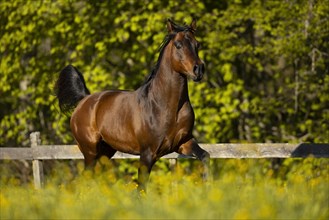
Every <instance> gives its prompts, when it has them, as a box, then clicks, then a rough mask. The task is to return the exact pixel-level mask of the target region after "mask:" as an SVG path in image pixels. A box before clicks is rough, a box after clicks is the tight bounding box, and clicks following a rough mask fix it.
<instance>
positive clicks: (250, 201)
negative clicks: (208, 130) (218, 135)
mask: <svg viewBox="0 0 329 220" xmlns="http://www.w3.org/2000/svg"><path fill="white" fill-rule="evenodd" d="M135 163H136V161H133V160H132V165H131V166H132V167H133V170H137V168H136V167H135ZM124 164H126V163H124ZM4 167H6V166H2V168H1V192H0V205H1V212H0V219H156V218H157V219H159V218H161V219H166V218H167V219H328V218H329V172H328V171H329V160H328V159H316V158H306V159H285V160H283V161H281V162H280V164H279V165H275V166H274V165H273V163H272V162H271V161H270V160H266V159H257V160H255V159H241V160H238V159H226V160H224V159H221V160H212V164H211V168H212V173H213V178H212V180H209V181H208V182H203V181H202V179H201V177H200V172H201V171H200V163H199V162H198V161H192V162H191V160H180V161H179V162H178V165H177V167H176V168H175V171H174V172H170V171H169V170H168V167H169V165H168V162H167V160H163V161H161V162H160V163H159V165H156V167H155V169H154V172H153V173H152V174H151V179H150V182H149V185H148V191H147V193H146V194H144V195H139V194H138V193H137V192H136V184H135V181H134V179H135V176H136V172H137V171H136V172H135V173H134V171H130V170H129V169H130V167H129V166H128V167H126V168H125V166H120V161H119V162H117V161H116V162H115V163H113V162H110V161H107V160H101V162H100V163H99V164H98V165H97V167H96V169H95V172H94V173H91V172H82V169H83V164H82V162H78V163H77V164H76V166H75V167H74V169H76V171H77V172H78V174H77V175H74V174H72V164H71V165H69V164H68V163H67V162H60V163H57V164H56V165H55V166H53V168H52V169H51V171H49V172H48V174H47V176H46V179H47V181H46V184H45V187H44V188H43V189H40V190H36V189H34V187H33V185H32V183H29V184H22V183H21V181H20V180H19V179H17V178H16V177H14V175H12V174H11V173H10V172H11V171H10V170H8V169H5V168H4ZM6 170H7V171H6ZM126 173H129V175H126Z"/></svg>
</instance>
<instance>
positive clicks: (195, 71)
mask: <svg viewBox="0 0 329 220" xmlns="http://www.w3.org/2000/svg"><path fill="white" fill-rule="evenodd" d="M193 72H194V73H196V74H199V72H200V67H199V65H195V66H194V68H193Z"/></svg>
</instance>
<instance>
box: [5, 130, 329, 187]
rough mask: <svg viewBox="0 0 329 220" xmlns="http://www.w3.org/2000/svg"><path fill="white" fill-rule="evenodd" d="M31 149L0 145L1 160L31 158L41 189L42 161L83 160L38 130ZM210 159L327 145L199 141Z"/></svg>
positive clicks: (311, 152)
mask: <svg viewBox="0 0 329 220" xmlns="http://www.w3.org/2000/svg"><path fill="white" fill-rule="evenodd" d="M30 141H31V148H0V160H31V161H32V168H33V178H34V185H35V187H36V188H41V187H42V185H43V182H44V173H43V165H42V161H43V160H59V159H83V155H82V154H81V152H80V150H79V148H78V146H77V145H41V140H40V133H39V132H33V133H31V135H30ZM200 146H201V147H202V148H203V149H205V150H206V151H208V152H209V153H210V157H211V158H304V157H309V156H312V157H318V158H320V157H322V158H329V144H306V143H300V144H286V143H255V144H200ZM131 158H139V156H135V155H130V154H125V153H121V152H117V153H116V154H115V155H114V156H113V159H131ZM162 158H167V159H169V160H170V162H171V164H175V163H176V161H177V159H179V158H189V157H186V156H182V155H179V154H177V153H171V154H168V155H166V156H164V157H162Z"/></svg>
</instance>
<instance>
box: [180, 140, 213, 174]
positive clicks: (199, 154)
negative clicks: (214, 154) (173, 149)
mask: <svg viewBox="0 0 329 220" xmlns="http://www.w3.org/2000/svg"><path fill="white" fill-rule="evenodd" d="M177 153H179V154H184V155H186V156H195V157H196V158H198V159H199V160H200V161H201V162H202V163H203V166H204V170H203V179H204V180H207V179H208V177H209V166H210V155H209V153H208V152H207V151H205V150H203V149H202V148H201V147H200V146H199V145H198V143H197V142H196V141H195V140H194V139H190V140H189V141H187V142H186V143H183V144H182V145H181V146H180V147H179V149H178V150H177Z"/></svg>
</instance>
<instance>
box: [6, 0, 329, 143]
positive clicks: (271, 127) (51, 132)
mask: <svg viewBox="0 0 329 220" xmlns="http://www.w3.org/2000/svg"><path fill="white" fill-rule="evenodd" d="M325 2H326V1H319V2H317V1H307V0H303V1H301V2H299V3H296V2H289V1H285V2H273V1H271V2H265V3H264V2H261V1H257V0H255V1H234V2H231V1H221V2H213V1H199V0H193V1H187V2H184V3H178V2H176V1H168V2H164V1H144V2H141V1H117V2H115V1H95V2H93V1H84V0H81V1H61V0H57V1H12V2H11V1H2V2H1V4H0V17H1V19H0V38H1V45H0V57H1V61H0V78H1V81H0V98H1V99H0V116H1V117H0V119H1V122H0V130H1V136H0V146H19V145H28V142H27V141H23V140H27V139H28V135H29V133H30V132H32V131H35V130H39V131H41V134H42V135H43V136H44V137H43V140H46V141H47V142H49V143H62V142H65V143H71V142H73V139H72V136H71V135H70V131H69V126H68V124H69V123H68V121H69V119H68V118H67V117H66V116H64V115H61V114H60V113H59V109H58V107H57V103H56V100H55V98H54V96H53V95H52V94H53V82H54V80H55V79H56V78H57V77H58V73H59V71H60V70H61V69H62V68H63V67H64V66H65V65H66V64H68V63H72V64H73V65H75V66H77V67H78V68H79V69H80V70H81V71H82V72H83V73H84V77H85V78H86V82H87V85H88V87H89V88H90V90H91V91H92V92H96V91H101V90H105V89H136V88H137V87H139V86H140V85H141V83H142V82H143V80H144V78H145V77H146V76H147V75H148V74H149V73H150V71H151V69H152V68H153V66H154V64H155V61H156V60H157V57H158V48H159V46H160V44H161V42H162V40H163V38H164V36H165V34H166V33H167V31H166V24H165V21H166V19H167V18H168V17H170V18H172V19H174V20H175V21H177V22H179V23H184V22H186V23H189V22H191V19H192V17H191V15H193V16H194V17H196V18H197V19H198V28H197V38H198V40H199V41H200V42H201V43H202V49H201V51H200V52H199V55H200V57H201V58H202V59H203V60H204V61H205V63H206V75H205V79H204V80H203V81H202V82H200V83H198V84H195V83H193V82H190V85H189V87H190V97H191V102H192V104H193V106H194V109H195V113H196V129H195V135H196V137H197V138H198V139H199V140H201V141H203V142H235V141H249V142H269V141H273V142H289V141H312V142H328V141H329V140H328V137H329V135H328V132H325V131H328V118H329V116H328V115H329V112H328V109H329V106H328V103H329V96H328V94H329V77H328V75H329V74H328V69H329V63H328V60H329V59H328V40H327V39H328V38H329V27H328V24H327V22H326V21H327V20H328V16H327V15H328V13H329V6H328V5H329V4H326V3H325ZM22 141H23V142H22Z"/></svg>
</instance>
